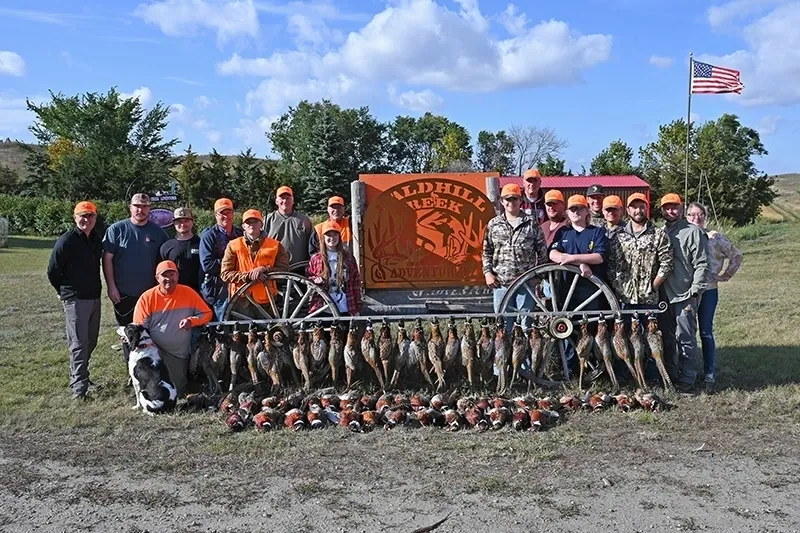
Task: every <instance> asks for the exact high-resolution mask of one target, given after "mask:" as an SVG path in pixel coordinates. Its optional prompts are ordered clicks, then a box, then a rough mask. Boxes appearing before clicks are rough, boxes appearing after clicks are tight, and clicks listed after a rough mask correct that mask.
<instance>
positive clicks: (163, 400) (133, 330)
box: [117, 324, 178, 415]
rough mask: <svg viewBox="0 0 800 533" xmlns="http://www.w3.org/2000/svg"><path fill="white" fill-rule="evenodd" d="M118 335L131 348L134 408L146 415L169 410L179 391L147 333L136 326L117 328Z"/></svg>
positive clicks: (129, 371)
mask: <svg viewBox="0 0 800 533" xmlns="http://www.w3.org/2000/svg"><path fill="white" fill-rule="evenodd" d="M117 333H118V334H119V336H120V337H122V339H123V341H124V342H125V343H126V344H127V345H128V347H129V348H130V356H129V357H128V373H129V374H130V375H131V381H132V382H133V391H134V393H135V394H136V405H134V406H133V409H139V408H141V409H142V411H144V412H145V413H147V414H148V415H154V414H155V413H163V412H165V411H170V410H172V409H173V408H174V407H175V402H176V400H177V398H178V391H177V390H176V389H175V386H174V385H173V384H172V381H170V379H169V372H168V371H167V366H166V365H165V364H164V362H163V361H162V360H161V356H160V355H159V354H158V347H157V346H156V345H155V343H153V340H152V339H151V338H150V334H149V333H148V332H147V330H146V329H145V328H144V326H139V325H137V324H128V325H127V326H120V327H119V328H117Z"/></svg>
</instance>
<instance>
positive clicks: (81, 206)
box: [72, 202, 97, 215]
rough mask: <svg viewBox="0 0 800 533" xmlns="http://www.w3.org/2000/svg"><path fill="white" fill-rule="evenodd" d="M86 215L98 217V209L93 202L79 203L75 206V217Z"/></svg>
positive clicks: (73, 211) (73, 212)
mask: <svg viewBox="0 0 800 533" xmlns="http://www.w3.org/2000/svg"><path fill="white" fill-rule="evenodd" d="M86 213H91V214H93V215H96V214H97V207H95V205H94V204H93V203H92V202H78V203H77V204H75V209H73V210H72V214H73V215H85V214H86Z"/></svg>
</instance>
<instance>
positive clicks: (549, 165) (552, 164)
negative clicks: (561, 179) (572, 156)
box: [537, 154, 572, 176]
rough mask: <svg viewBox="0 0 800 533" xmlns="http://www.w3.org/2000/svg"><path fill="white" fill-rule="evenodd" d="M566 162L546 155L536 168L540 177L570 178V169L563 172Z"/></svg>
mask: <svg viewBox="0 0 800 533" xmlns="http://www.w3.org/2000/svg"><path fill="white" fill-rule="evenodd" d="M566 163H567V162H566V161H565V160H563V159H558V158H557V157H553V156H552V155H551V154H547V157H545V158H544V160H543V161H542V162H541V163H539V166H538V167H537V168H538V169H539V172H540V173H541V175H542V176H572V169H569V170H565V169H564V167H565V166H566Z"/></svg>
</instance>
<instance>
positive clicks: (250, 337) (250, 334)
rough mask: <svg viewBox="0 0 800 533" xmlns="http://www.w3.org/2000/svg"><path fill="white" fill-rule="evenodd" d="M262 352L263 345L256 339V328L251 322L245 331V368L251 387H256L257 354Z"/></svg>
mask: <svg viewBox="0 0 800 533" xmlns="http://www.w3.org/2000/svg"><path fill="white" fill-rule="evenodd" d="M263 351H264V344H263V343H262V342H261V339H259V338H258V328H257V327H256V325H255V323H252V322H251V323H250V329H249V330H248V331H247V368H248V369H249V370H250V379H252V381H253V385H258V381H259V379H258V354H259V353H261V352H263Z"/></svg>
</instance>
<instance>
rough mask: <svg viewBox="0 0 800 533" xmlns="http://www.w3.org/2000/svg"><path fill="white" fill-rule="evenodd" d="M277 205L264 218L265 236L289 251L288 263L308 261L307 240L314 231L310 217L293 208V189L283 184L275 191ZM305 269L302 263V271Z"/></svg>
mask: <svg viewBox="0 0 800 533" xmlns="http://www.w3.org/2000/svg"><path fill="white" fill-rule="evenodd" d="M275 205H276V206H277V207H278V209H277V210H276V211H273V212H272V213H270V214H269V215H267V217H266V218H265V219H264V232H265V233H266V235H267V236H269V237H271V238H273V239H276V240H278V241H280V242H281V244H282V245H283V247H284V248H285V249H286V251H287V252H289V264H290V265H293V264H296V263H302V262H305V261H308V258H309V255H308V241H309V240H310V239H311V234H312V233H313V232H314V226H313V225H312V224H311V219H310V218H308V217H307V216H305V215H304V214H303V213H300V212H298V211H297V210H295V208H294V191H292V188H291V187H288V186H286V185H283V186H281V187H278V190H277V192H276V193H275ZM304 271H305V265H303V268H302V271H301V272H300V273H302V272H304Z"/></svg>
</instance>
